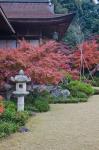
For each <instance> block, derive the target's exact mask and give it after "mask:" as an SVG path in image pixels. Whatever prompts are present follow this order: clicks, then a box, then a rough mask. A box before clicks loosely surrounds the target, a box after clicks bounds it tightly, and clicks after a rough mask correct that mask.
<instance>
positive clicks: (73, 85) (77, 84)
mask: <svg viewBox="0 0 99 150" xmlns="http://www.w3.org/2000/svg"><path fill="white" fill-rule="evenodd" d="M67 88H68V89H69V90H70V92H71V94H72V95H73V94H74V93H75V92H76V93H77V91H80V92H83V93H85V94H87V95H88V96H89V95H92V94H94V89H93V88H92V87H91V85H90V84H87V83H84V82H81V81H71V82H70V83H69V84H68V85H67Z"/></svg>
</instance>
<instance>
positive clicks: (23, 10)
mask: <svg viewBox="0 0 99 150" xmlns="http://www.w3.org/2000/svg"><path fill="white" fill-rule="evenodd" d="M0 4H1V7H2V8H3V10H4V12H5V14H6V16H7V17H8V18H9V19H12V18H14V19H16V18H50V17H53V16H54V15H55V14H54V13H53V11H52V10H51V7H50V6H49V5H48V4H47V3H27V4H26V3H0Z"/></svg>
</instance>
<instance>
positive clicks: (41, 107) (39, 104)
mask: <svg viewBox="0 0 99 150" xmlns="http://www.w3.org/2000/svg"><path fill="white" fill-rule="evenodd" d="M35 107H36V109H37V110H38V111H39V112H47V111H48V110H49V108H50V106H49V103H48V101H47V99H46V100H42V99H39V100H36V101H35Z"/></svg>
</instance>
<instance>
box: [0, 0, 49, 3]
mask: <svg viewBox="0 0 99 150" xmlns="http://www.w3.org/2000/svg"><path fill="white" fill-rule="evenodd" d="M0 2H27V3H28V2H32V3H48V0H0Z"/></svg>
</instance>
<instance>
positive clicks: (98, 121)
mask: <svg viewBox="0 0 99 150" xmlns="http://www.w3.org/2000/svg"><path fill="white" fill-rule="evenodd" d="M27 127H28V128H29V129H30V132H28V133H16V134H13V135H11V136H10V137H8V138H6V139H5V140H2V141H0V150H99V95H96V96H92V97H91V98H90V99H89V102H87V103H79V104H55V105H51V111H49V112H47V113H41V114H38V115H37V116H36V117H33V118H31V119H30V120H29V122H28V124H27Z"/></svg>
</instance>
